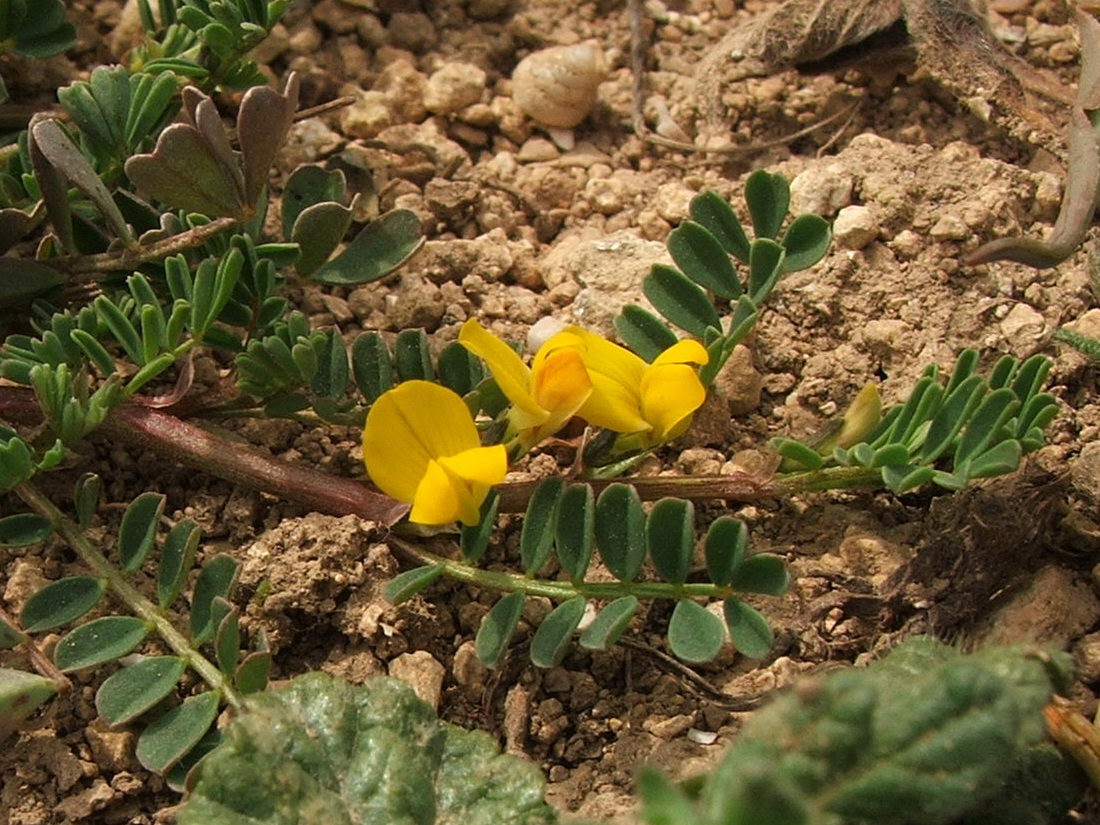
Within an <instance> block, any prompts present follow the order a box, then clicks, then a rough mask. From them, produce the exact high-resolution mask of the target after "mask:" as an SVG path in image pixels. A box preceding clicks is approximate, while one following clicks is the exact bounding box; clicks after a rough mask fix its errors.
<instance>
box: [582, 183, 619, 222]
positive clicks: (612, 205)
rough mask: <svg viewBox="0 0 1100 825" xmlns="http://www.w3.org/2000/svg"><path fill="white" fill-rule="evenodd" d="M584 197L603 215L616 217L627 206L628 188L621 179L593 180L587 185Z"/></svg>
mask: <svg viewBox="0 0 1100 825" xmlns="http://www.w3.org/2000/svg"><path fill="white" fill-rule="evenodd" d="M584 197H585V199H586V200H587V201H588V202H589V203H590V204H592V208H593V209H595V210H596V211H597V212H599V213H600V214H601V215H614V214H615V213H617V212H621V211H622V210H623V207H624V206H625V205H626V186H625V184H624V183H623V181H622V180H620V179H619V178H614V177H611V178H593V179H591V180H589V181H588V183H587V184H585V187H584Z"/></svg>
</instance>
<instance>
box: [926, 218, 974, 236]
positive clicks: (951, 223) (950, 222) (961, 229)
mask: <svg viewBox="0 0 1100 825" xmlns="http://www.w3.org/2000/svg"><path fill="white" fill-rule="evenodd" d="M928 234H929V236H931V238H932V239H933V240H936V241H962V240H965V239H966V238H969V237H970V236H971V235H972V234H973V232H972V231H971V229H970V227H969V226H967V225H966V221H964V220H963V219H962V217H961V216H960V215H956V214H955V213H954V212H948V213H947V214H945V215H941V216H940V218H939V220H937V221H936V222H935V223H934V224H932V228H931V229H929V230H928Z"/></svg>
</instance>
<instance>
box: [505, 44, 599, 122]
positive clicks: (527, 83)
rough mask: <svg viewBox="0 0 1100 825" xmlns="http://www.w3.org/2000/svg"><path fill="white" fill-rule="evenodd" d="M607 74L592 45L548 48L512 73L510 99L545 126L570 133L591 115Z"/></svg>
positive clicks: (521, 64)
mask: <svg viewBox="0 0 1100 825" xmlns="http://www.w3.org/2000/svg"><path fill="white" fill-rule="evenodd" d="M606 74H607V66H606V64H605V62H604V56H603V51H601V50H600V48H599V46H597V45H596V44H595V43H593V42H585V43H577V44H576V45H573V46H551V47H550V48H548V49H542V50H541V51H537V52H534V53H533V54H529V55H527V57H525V58H523V60H521V61H520V63H519V65H518V66H516V70H515V71H514V72H513V73H512V97H513V99H514V100H515V101H516V104H517V105H518V106H519V107H520V108H521V109H522V110H523V111H524V112H525V113H526V114H527V115H528V116H529V117H531V118H533V119H534V120H537V121H538V122H539V123H541V124H543V125H545V126H551V127H555V128H558V129H572V128H573V127H574V126H576V125H577V124H578V123H580V122H581V121H582V120H584V118H585V117H586V116H587V115H588V113H589V112H590V111H592V106H593V105H594V104H595V103H596V90H597V88H598V87H599V85H600V82H601V81H602V80H603V79H604V76H605V75H606Z"/></svg>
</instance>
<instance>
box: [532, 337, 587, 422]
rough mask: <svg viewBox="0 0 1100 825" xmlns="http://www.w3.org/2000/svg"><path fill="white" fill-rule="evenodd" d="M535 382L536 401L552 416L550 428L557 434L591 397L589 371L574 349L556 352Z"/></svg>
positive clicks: (541, 367)
mask: <svg viewBox="0 0 1100 825" xmlns="http://www.w3.org/2000/svg"><path fill="white" fill-rule="evenodd" d="M532 378H533V380H532V383H533V385H534V390H535V400H536V401H537V402H538V405H539V406H540V407H542V408H543V409H544V410H546V411H547V412H548V413H550V417H549V419H548V420H547V424H548V425H551V426H554V429H555V430H557V429H559V428H560V427H561V426H562V425H563V424H565V422H566V421H568V420H569V419H570V418H572V417H573V416H574V414H576V412H577V410H579V409H580V407H581V404H583V403H584V402H585V399H587V398H588V396H589V395H591V393H592V380H591V379H590V378H589V377H588V370H587V369H585V366H584V361H582V360H581V355H580V353H579V352H577V351H576V350H574V349H562V350H556V351H555V352H553V353H551V354H550V355H549V357H547V358H544V359H542V360H541V361H540V362H539V364H538V366H537V367H536V368H535V369H534V372H533V376H532ZM544 435H550V433H544Z"/></svg>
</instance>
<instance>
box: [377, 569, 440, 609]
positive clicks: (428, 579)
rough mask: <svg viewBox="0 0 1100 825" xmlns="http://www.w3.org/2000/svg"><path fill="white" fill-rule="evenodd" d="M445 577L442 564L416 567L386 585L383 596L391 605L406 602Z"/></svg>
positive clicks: (395, 577)
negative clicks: (442, 576)
mask: <svg viewBox="0 0 1100 825" xmlns="http://www.w3.org/2000/svg"><path fill="white" fill-rule="evenodd" d="M441 575H443V565H442V564H428V565H425V566H424V567H414V568H413V569H412V570H406V571H405V572H404V573H401V574H399V575H397V576H394V577H393V578H392V579H391V580H390V581H389V583H388V584H387V585H386V589H385V590H384V591H383V594H384V596H385V598H386V601H388V602H389V603H390V604H401V603H402V602H406V601H408V600H409V599H411V598H412V597H413V596H415V595H416V594H417V593H419V592H420V591H421V590H423V589H424V588H425V587H427V586H428V585H430V584H431V583H432V582H434V581H435V580H436V579H438V578H439V577H440V576H441Z"/></svg>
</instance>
